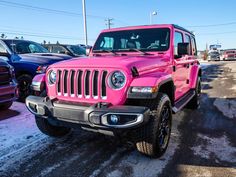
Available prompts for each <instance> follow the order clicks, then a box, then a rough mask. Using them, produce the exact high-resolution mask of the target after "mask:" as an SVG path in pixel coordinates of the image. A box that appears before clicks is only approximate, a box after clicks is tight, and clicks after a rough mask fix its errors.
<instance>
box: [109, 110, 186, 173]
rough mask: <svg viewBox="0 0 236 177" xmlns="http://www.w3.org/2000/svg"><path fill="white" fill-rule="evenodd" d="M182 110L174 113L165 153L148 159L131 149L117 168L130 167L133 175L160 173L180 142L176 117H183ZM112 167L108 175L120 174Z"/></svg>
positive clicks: (178, 122)
mask: <svg viewBox="0 0 236 177" xmlns="http://www.w3.org/2000/svg"><path fill="white" fill-rule="evenodd" d="M184 114H185V113H184V112H180V113H178V114H177V115H174V117H173V122H174V124H173V125H172V126H173V127H172V133H171V139H170V143H169V146H168V149H167V151H166V153H165V154H164V155H163V156H162V157H161V158H159V159H150V158H148V157H145V156H143V155H142V154H140V153H138V152H137V151H133V152H132V153H131V154H130V155H129V156H125V157H124V158H123V159H122V160H121V162H120V164H119V167H118V169H120V170H122V169H124V168H127V167H130V168H131V169H132V172H133V174H132V176H134V177H154V176H157V175H158V174H160V173H161V172H162V171H163V169H164V168H165V166H166V165H167V164H168V162H169V161H170V160H171V158H172V157H173V155H174V153H175V151H176V150H177V148H178V146H179V143H180V133H179V131H178V130H177V127H178V125H179V124H180V122H181V120H178V119H177V117H184ZM118 169H114V171H111V172H110V173H109V174H108V176H112V175H114V176H115V177H117V176H120V174H122V173H121V171H119V170H118Z"/></svg>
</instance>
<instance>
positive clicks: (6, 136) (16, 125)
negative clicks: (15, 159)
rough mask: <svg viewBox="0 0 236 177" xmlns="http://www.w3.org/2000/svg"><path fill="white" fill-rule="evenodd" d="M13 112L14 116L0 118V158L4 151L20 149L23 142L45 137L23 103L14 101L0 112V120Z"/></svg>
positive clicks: (26, 142)
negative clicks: (9, 106) (6, 109)
mask: <svg viewBox="0 0 236 177" xmlns="http://www.w3.org/2000/svg"><path fill="white" fill-rule="evenodd" d="M11 112H15V113H16V116H14V117H12V118H9V119H5V120H2V121H1V123H0V157H1V158H0V159H2V158H3V157H2V154H3V153H4V154H6V151H8V149H9V150H11V151H12V147H13V146H14V149H20V148H21V147H23V146H24V145H25V144H28V143H32V142H34V141H38V140H39V139H42V138H45V137H46V136H44V135H43V134H42V133H41V132H40V131H39V130H38V128H37V126H36V124H35V122H34V116H33V115H32V114H31V113H30V112H29V111H28V110H27V109H26V107H25V105H24V103H18V102H15V103H14V104H13V106H12V107H11V108H10V110H8V111H6V112H4V113H0V120H1V119H2V118H4V117H5V116H6V115H4V114H11Z"/></svg>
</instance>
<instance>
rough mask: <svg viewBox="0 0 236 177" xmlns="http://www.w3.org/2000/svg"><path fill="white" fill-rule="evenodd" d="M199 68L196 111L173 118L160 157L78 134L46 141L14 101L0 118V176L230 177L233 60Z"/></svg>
mask: <svg viewBox="0 0 236 177" xmlns="http://www.w3.org/2000/svg"><path fill="white" fill-rule="evenodd" d="M202 67H203V74H202V75H203V77H202V82H203V88H202V96H201V107H200V109H198V110H195V111H190V110H184V111H182V112H180V113H178V114H176V115H174V118H173V129H172V135H171V141H170V145H169V147H168V150H167V152H166V153H165V154H164V156H163V157H161V158H160V159H150V158H148V157H144V156H142V155H140V154H139V153H138V152H137V151H136V150H135V149H134V147H133V146H132V145H129V144H126V145H123V144H122V143H121V142H119V140H116V139H114V138H113V137H106V136H103V135H99V134H93V133H88V132H84V131H82V130H74V131H73V132H72V133H71V134H69V135H68V136H66V137H64V138H62V139H54V138H50V137H47V136H46V135H43V134H42V133H41V132H40V131H39V130H38V129H37V127H36V125H35V122H34V118H33V115H32V114H31V113H30V112H28V110H27V109H26V107H25V105H24V104H23V103H19V102H15V103H14V104H13V106H12V107H11V108H10V110H8V111H4V112H1V116H0V176H1V177H4V176H32V177H33V176H55V177H56V176H63V177H66V176H107V177H110V176H117V177H118V176H142V177H144V176H147V177H152V176H181V177H182V176H183V177H185V176H207V177H223V176H228V177H231V176H232V177H233V176H236V128H235V125H236V100H235V98H236V62H234V61H227V62H223V61H222V62H210V63H203V64H202Z"/></svg>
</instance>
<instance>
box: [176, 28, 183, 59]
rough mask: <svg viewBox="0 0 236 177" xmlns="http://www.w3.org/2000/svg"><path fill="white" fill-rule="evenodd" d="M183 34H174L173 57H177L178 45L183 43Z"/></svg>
mask: <svg viewBox="0 0 236 177" xmlns="http://www.w3.org/2000/svg"><path fill="white" fill-rule="evenodd" d="M183 42H184V40H183V34H182V33H181V32H177V31H176V32H175V37H174V55H175V56H178V43H183Z"/></svg>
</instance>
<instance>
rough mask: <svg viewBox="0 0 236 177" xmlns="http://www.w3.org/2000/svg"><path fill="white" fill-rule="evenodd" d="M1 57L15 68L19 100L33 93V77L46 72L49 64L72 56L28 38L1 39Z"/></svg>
mask: <svg viewBox="0 0 236 177" xmlns="http://www.w3.org/2000/svg"><path fill="white" fill-rule="evenodd" d="M0 58H2V59H3V60H5V61H7V62H8V63H9V64H10V65H12V66H13V67H14V68H15V73H16V79H17V81H18V85H19V100H20V101H24V99H25V98H26V97H27V96H28V95H29V94H30V93H31V89H30V85H31V82H32V78H33V77H34V76H35V75H36V74H39V73H44V72H45V70H46V68H47V66H49V65H51V64H53V63H55V62H59V61H62V60H66V59H70V58H71V56H69V55H63V54H52V53H49V51H48V50H47V49H45V48H44V47H43V46H41V45H40V44H38V43H36V42H32V41H26V40H16V39H14V40H12V39H0Z"/></svg>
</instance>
